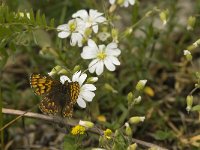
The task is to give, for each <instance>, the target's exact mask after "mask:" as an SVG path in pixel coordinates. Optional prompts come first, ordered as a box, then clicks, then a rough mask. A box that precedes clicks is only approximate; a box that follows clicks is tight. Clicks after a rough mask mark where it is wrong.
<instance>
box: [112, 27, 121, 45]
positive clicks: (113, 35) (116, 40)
mask: <svg viewBox="0 0 200 150" xmlns="http://www.w3.org/2000/svg"><path fill="white" fill-rule="evenodd" d="M111 35H112V38H113V41H114V42H116V43H118V35H119V31H118V30H117V29H112V31H111Z"/></svg>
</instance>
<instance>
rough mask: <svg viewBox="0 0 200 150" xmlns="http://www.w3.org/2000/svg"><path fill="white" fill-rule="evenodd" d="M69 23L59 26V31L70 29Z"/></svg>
mask: <svg viewBox="0 0 200 150" xmlns="http://www.w3.org/2000/svg"><path fill="white" fill-rule="evenodd" d="M67 29H68V24H62V25H59V26H58V27H57V30H58V31H68V30H67Z"/></svg>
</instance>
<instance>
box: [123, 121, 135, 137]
mask: <svg viewBox="0 0 200 150" xmlns="http://www.w3.org/2000/svg"><path fill="white" fill-rule="evenodd" d="M125 127H126V129H125V133H126V135H128V136H131V135H132V133H133V132H132V129H131V127H130V125H129V123H127V122H126V123H125Z"/></svg>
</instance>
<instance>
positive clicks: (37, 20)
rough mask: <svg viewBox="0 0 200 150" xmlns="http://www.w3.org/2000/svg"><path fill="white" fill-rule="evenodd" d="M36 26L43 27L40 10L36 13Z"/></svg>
mask: <svg viewBox="0 0 200 150" xmlns="http://www.w3.org/2000/svg"><path fill="white" fill-rule="evenodd" d="M36 24H37V25H42V18H41V16H40V10H38V11H37V13H36Z"/></svg>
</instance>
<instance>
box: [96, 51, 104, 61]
mask: <svg viewBox="0 0 200 150" xmlns="http://www.w3.org/2000/svg"><path fill="white" fill-rule="evenodd" d="M97 58H99V59H100V60H104V59H105V58H106V53H105V52H99V53H98V54H97Z"/></svg>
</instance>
